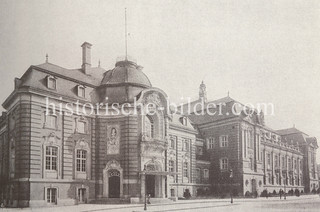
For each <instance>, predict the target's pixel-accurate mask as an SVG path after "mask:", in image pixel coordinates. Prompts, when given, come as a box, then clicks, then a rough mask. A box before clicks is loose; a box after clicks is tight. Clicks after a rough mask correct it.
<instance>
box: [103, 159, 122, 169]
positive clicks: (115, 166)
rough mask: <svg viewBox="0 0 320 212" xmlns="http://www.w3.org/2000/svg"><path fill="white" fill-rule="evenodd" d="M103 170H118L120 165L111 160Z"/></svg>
mask: <svg viewBox="0 0 320 212" xmlns="http://www.w3.org/2000/svg"><path fill="white" fill-rule="evenodd" d="M105 169H117V170H120V169H121V166H120V163H119V162H118V161H116V160H111V161H109V162H108V163H107V165H106V168H105Z"/></svg>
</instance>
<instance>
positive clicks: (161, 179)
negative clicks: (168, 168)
mask: <svg viewBox="0 0 320 212" xmlns="http://www.w3.org/2000/svg"><path fill="white" fill-rule="evenodd" d="M161 170H162V167H161V163H160V162H158V161H155V160H152V161H149V162H148V163H147V164H146V165H145V166H144V172H145V173H144V175H142V182H145V183H142V184H141V186H143V187H141V188H142V196H144V194H145V193H146V194H147V195H150V197H153V198H164V196H165V176H166V175H167V174H166V173H164V172H162V171H161ZM144 186H145V187H144Z"/></svg>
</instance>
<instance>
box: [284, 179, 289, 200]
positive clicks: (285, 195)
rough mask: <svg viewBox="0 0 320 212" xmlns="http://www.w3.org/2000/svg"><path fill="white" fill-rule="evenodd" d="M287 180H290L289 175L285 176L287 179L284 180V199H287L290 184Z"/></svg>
mask: <svg viewBox="0 0 320 212" xmlns="http://www.w3.org/2000/svg"><path fill="white" fill-rule="evenodd" d="M287 179H288V178H287V175H285V179H284V181H285V182H284V194H283V195H284V199H287V192H286V184H287V182H288V181H287Z"/></svg>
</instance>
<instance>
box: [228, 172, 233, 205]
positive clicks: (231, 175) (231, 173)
mask: <svg viewBox="0 0 320 212" xmlns="http://www.w3.org/2000/svg"><path fill="white" fill-rule="evenodd" d="M229 172H230V176H229V178H230V197H231V203H233V196H232V179H233V171H232V169H230V170H229Z"/></svg>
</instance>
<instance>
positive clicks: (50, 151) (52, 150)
mask: <svg viewBox="0 0 320 212" xmlns="http://www.w3.org/2000/svg"><path fill="white" fill-rule="evenodd" d="M57 158H58V148H57V147H53V146H47V147H46V170H57Z"/></svg>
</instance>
